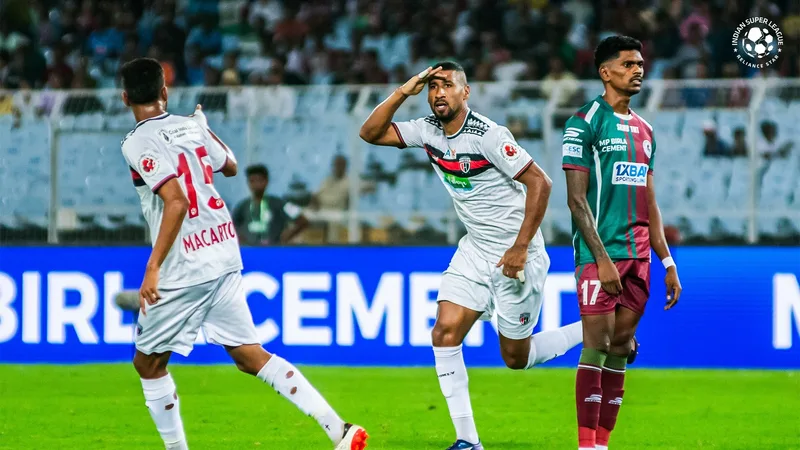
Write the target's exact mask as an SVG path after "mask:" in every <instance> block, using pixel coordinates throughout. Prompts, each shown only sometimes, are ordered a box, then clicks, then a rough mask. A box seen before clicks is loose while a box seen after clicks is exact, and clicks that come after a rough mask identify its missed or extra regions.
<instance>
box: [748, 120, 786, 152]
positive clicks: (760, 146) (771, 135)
mask: <svg viewBox="0 0 800 450" xmlns="http://www.w3.org/2000/svg"><path fill="white" fill-rule="evenodd" d="M793 146H794V142H792V141H786V142H784V143H782V144H781V143H780V142H779V141H778V125H777V124H776V123H775V122H773V121H771V120H765V121H763V122H761V137H760V138H759V140H758V143H757V144H756V149H757V150H758V154H759V155H761V156H762V157H763V158H764V159H765V160H766V161H770V160H772V159H775V158H786V157H788V156H789V153H790V152H791V150H792V147H793Z"/></svg>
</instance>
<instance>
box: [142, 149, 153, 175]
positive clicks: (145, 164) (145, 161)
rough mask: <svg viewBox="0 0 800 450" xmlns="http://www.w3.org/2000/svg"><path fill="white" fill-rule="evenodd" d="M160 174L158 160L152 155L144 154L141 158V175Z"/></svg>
mask: <svg viewBox="0 0 800 450" xmlns="http://www.w3.org/2000/svg"><path fill="white" fill-rule="evenodd" d="M156 172H158V160H157V159H156V157H155V155H153V154H152V153H142V156H141V157H139V173H141V174H143V175H151V174H154V173H156Z"/></svg>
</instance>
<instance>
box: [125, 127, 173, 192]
mask: <svg viewBox="0 0 800 450" xmlns="http://www.w3.org/2000/svg"><path fill="white" fill-rule="evenodd" d="M122 154H123V155H124V156H125V160H126V161H127V162H128V166H130V168H131V170H133V172H134V177H136V176H139V177H140V178H141V180H142V181H143V182H144V183H145V184H146V185H147V186H148V187H149V188H150V189H151V190H152V191H153V192H156V191H158V189H159V188H160V187H161V186H163V185H164V183H166V182H167V181H169V180H170V179H172V178H176V177H177V176H178V172H177V170H175V165H174V164H173V162H172V161H171V160H170V159H169V157H168V155H167V153H166V152H165V151H164V150H163V149H162V148H161V147H160V146H159V145H158V144H157V143H155V142H153V141H152V140H149V139H145V138H139V137H138V136H131V137H129V138H128V139H126V140H125V141H124V142H123V143H122Z"/></svg>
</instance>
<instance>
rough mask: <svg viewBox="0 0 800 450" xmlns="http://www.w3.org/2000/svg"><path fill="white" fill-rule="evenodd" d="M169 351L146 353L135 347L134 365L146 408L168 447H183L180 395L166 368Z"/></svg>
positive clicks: (180, 449)
mask: <svg viewBox="0 0 800 450" xmlns="http://www.w3.org/2000/svg"><path fill="white" fill-rule="evenodd" d="M169 357H170V352H166V353H153V354H150V355H146V354H144V353H142V352H140V351H138V350H137V351H136V355H135V356H134V357H133V366H134V367H135V368H136V371H137V372H138V373H139V376H140V377H141V382H142V391H143V393H144V401H145V405H146V406H147V410H148V411H149V412H150V417H152V419H153V422H154V423H155V424H156V429H157V430H158V434H160V435H161V439H162V440H163V441H164V445H165V446H166V448H167V449H176V450H183V449H188V448H189V447H188V446H187V444H186V434H185V432H184V430H183V421H182V419H181V407H180V399H179V398H178V392H177V389H176V388H175V382H174V381H173V380H172V375H170V374H169V373H168V372H167V363H168V362H169Z"/></svg>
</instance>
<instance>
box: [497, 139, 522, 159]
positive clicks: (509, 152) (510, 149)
mask: <svg viewBox="0 0 800 450" xmlns="http://www.w3.org/2000/svg"><path fill="white" fill-rule="evenodd" d="M501 152H502V153H501V154H502V155H503V159H505V160H506V161H509V162H510V161H516V160H517V159H519V155H520V150H519V147H517V145H516V144H514V143H513V142H505V143H503V147H502V150H501Z"/></svg>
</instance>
